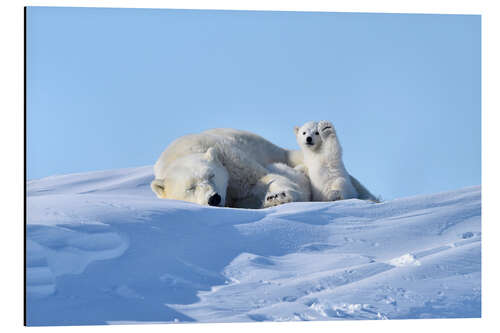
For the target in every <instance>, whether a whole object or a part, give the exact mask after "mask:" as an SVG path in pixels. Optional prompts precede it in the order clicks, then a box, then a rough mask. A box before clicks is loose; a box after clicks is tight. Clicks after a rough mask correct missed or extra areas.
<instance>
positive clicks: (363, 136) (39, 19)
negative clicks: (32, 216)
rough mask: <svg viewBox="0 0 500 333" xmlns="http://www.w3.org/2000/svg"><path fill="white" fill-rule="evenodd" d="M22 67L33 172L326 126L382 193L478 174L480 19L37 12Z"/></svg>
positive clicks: (126, 163) (428, 189)
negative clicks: (191, 143)
mask: <svg viewBox="0 0 500 333" xmlns="http://www.w3.org/2000/svg"><path fill="white" fill-rule="evenodd" d="M26 61H27V140H28V143H27V145H28V148H27V168H28V179H36V178H41V177H46V176H50V175H55V174H66V173H74V172H84V171H93V170H103V169H114V168H125V167H135V166H142V165H152V164H154V162H155V161H156V159H157V158H158V156H159V155H160V153H161V152H162V151H163V150H164V149H165V147H166V146H167V145H168V144H169V143H170V142H171V141H172V140H174V139H175V138H177V137H179V136H182V135H184V134H187V133H194V132H200V131H202V130H205V129H208V128H216V127H232V128H238V129H244V130H249V131H252V132H255V133H257V134H260V135H262V136H263V137H265V138H267V139H268V140H270V141H272V142H274V143H276V144H278V145H280V146H282V147H285V148H290V149H297V148H298V146H297V144H296V142H295V136H294V133H293V126H294V125H302V124H303V123H304V122H306V121H309V120H323V119H326V120H330V121H332V122H333V124H334V125H335V127H336V129H337V133H338V136H339V138H340V141H341V144H342V146H343V148H344V162H345V165H346V167H347V169H348V170H349V172H350V173H351V174H353V175H354V176H356V177H357V178H358V179H359V180H361V181H362V182H363V183H364V184H365V185H366V186H367V187H368V188H369V189H370V190H371V191H372V192H373V193H374V194H377V195H381V196H382V197H383V198H384V199H391V198H396V197H402V196H409V195H415V194H424V193H434V192H439V191H445V190H451V189H456V188H460V187H464V186H470V185H479V184H480V183H481V18H480V16H477V15H414V14H413V15H412V14H356V13H311V12H309V13H305V12H304V13H301V12H258V11H205V10H203V11H192V10H165V9H158V10H152V9H102V8H101V9H98V8H55V7H29V8H28V10H27V58H26Z"/></svg>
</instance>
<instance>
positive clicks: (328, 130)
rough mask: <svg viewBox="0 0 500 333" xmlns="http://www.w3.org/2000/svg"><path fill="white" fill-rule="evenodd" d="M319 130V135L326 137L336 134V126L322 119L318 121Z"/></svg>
mask: <svg viewBox="0 0 500 333" xmlns="http://www.w3.org/2000/svg"><path fill="white" fill-rule="evenodd" d="M318 132H319V135H320V136H321V137H322V138H324V137H327V136H329V135H330V134H335V127H333V125H332V123H331V122H329V121H326V120H322V121H320V122H319V123H318Z"/></svg>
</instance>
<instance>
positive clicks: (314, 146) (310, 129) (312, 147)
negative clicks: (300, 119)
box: [294, 121, 323, 151]
mask: <svg viewBox="0 0 500 333" xmlns="http://www.w3.org/2000/svg"><path fill="white" fill-rule="evenodd" d="M294 130H295V136H296V138H297V143H298V144H299V147H300V148H301V149H302V150H303V151H308V150H309V151H316V150H318V149H319V148H320V147H321V144H322V143H323V139H322V138H321V136H320V133H319V130H318V123H317V122H315V121H310V122H307V123H305V124H304V125H302V126H301V127H297V126H295V128H294Z"/></svg>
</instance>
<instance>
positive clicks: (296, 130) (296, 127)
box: [293, 126, 299, 135]
mask: <svg viewBox="0 0 500 333" xmlns="http://www.w3.org/2000/svg"><path fill="white" fill-rule="evenodd" d="M293 131H294V132H295V135H297V133H298V132H299V126H295V127H294V128H293Z"/></svg>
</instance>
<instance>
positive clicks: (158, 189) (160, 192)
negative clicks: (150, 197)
mask: <svg viewBox="0 0 500 333" xmlns="http://www.w3.org/2000/svg"><path fill="white" fill-rule="evenodd" d="M151 189H152V190H153V192H155V193H156V196H157V197H158V198H160V199H162V198H165V182H164V181H163V179H155V180H153V181H152V182H151Z"/></svg>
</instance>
